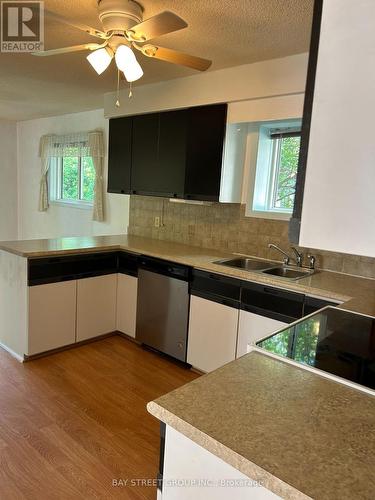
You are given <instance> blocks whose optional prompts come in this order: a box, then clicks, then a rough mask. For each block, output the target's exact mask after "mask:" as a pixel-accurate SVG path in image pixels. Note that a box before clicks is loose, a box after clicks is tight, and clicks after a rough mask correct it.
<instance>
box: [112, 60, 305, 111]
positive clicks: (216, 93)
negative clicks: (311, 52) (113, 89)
mask: <svg viewBox="0 0 375 500" xmlns="http://www.w3.org/2000/svg"><path fill="white" fill-rule="evenodd" d="M307 58H308V55H307V54H297V55H294V56H288V57H283V58H280V59H272V60H269V61H263V62H258V63H253V64H244V65H242V66H235V67H232V68H226V69H221V70H218V71H209V72H208V73H200V74H197V75H193V76H189V77H186V78H178V79H175V80H169V81H166V82H160V83H153V84H149V85H139V86H137V87H135V88H134V90H133V97H132V98H131V99H129V98H128V95H127V94H128V91H127V90H124V91H122V92H121V106H120V107H119V108H116V106H115V102H116V95H115V94H114V93H110V94H106V95H105V96H104V113H105V116H107V117H112V116H126V115H132V114H141V113H147V112H151V111H160V110H165V109H173V108H183V107H188V106H199V105H201V104H212V103H215V102H235V101H244V100H249V99H254V100H256V99H262V98H264V97H276V96H281V95H293V94H300V93H301V92H304V91H305V84H306V72H307Z"/></svg>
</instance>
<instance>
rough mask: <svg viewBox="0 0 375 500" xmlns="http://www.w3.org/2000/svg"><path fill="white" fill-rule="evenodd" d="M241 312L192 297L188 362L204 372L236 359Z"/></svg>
mask: <svg viewBox="0 0 375 500" xmlns="http://www.w3.org/2000/svg"><path fill="white" fill-rule="evenodd" d="M237 327H238V309H235V308H233V307H229V306H226V305H223V304H219V303H217V302H213V301H211V300H207V299H202V298H201V297H196V296H195V295H192V296H191V301H190V321H189V337H188V355H187V362H188V363H190V364H191V365H192V366H193V367H194V368H198V369H199V370H202V371H204V372H210V371H212V370H216V368H219V367H220V366H222V365H225V364H226V363H229V361H233V360H234V359H235V354H236V342H237Z"/></svg>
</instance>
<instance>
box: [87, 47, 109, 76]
mask: <svg viewBox="0 0 375 500" xmlns="http://www.w3.org/2000/svg"><path fill="white" fill-rule="evenodd" d="M112 57H113V52H112V50H111V49H108V48H107V47H105V48H103V49H98V50H95V51H94V52H91V54H89V55H88V56H87V60H88V62H89V63H90V64H91V66H92V67H93V68H94V70H95V71H96V72H97V73H98V75H101V74H102V73H103V71H105V70H106V69H107V68H108V66H109V65H110V63H111V61H112Z"/></svg>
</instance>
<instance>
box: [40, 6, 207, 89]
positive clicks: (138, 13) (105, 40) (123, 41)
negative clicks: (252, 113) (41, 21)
mask: <svg viewBox="0 0 375 500" xmlns="http://www.w3.org/2000/svg"><path fill="white" fill-rule="evenodd" d="M98 14H99V19H100V21H101V24H102V26H103V31H100V30H97V29H95V28H91V27H90V26H86V25H84V24H81V23H78V22H75V21H70V20H69V19H66V18H65V17H62V16H60V15H58V14H55V13H53V12H49V11H45V15H46V16H47V17H48V18H50V19H54V20H56V21H59V22H62V23H64V24H67V25H69V26H73V27H75V28H78V29H80V30H82V31H85V32H86V33H88V34H89V35H91V36H94V37H97V38H100V39H101V43H87V44H83V45H73V46H71V47H62V48H60V49H52V50H46V51H38V52H33V53H32V54H33V55H34V56H54V55H58V54H66V53H69V52H79V51H84V50H89V51H91V52H90V54H89V55H88V56H87V60H88V61H89V63H90V64H91V66H92V67H93V68H94V69H95V71H96V72H97V73H98V74H99V75H100V74H102V73H103V72H104V71H105V70H106V69H107V68H108V66H109V65H110V63H111V61H112V59H113V57H114V58H115V61H116V65H117V68H118V69H119V71H121V72H123V74H124V76H125V78H126V80H127V81H128V82H134V81H136V80H138V79H139V78H141V77H142V75H143V70H142V68H141V66H140V64H139V63H138V61H137V59H136V57H135V54H134V51H133V50H132V49H136V50H137V51H139V52H140V53H141V54H143V55H144V56H146V57H150V58H153V59H159V60H161V61H167V62H170V63H173V64H179V65H182V66H187V67H189V68H193V69H196V70H199V71H205V70H207V69H208V68H209V67H210V66H211V64H212V62H211V61H209V60H207V59H202V58H200V57H196V56H192V55H189V54H185V53H183V52H178V51H176V50H172V49H167V48H164V47H159V46H157V45H154V44H151V43H146V42H148V41H149V40H152V39H153V38H156V37H159V36H162V35H165V34H167V33H172V32H173V31H178V30H181V29H184V28H186V27H187V23H186V22H185V21H184V20H183V19H181V18H180V17H179V16H177V15H176V14H174V13H173V12H169V11H165V12H161V13H160V14H158V15H156V16H154V17H151V18H150V19H146V20H143V8H142V6H141V5H140V4H139V3H137V2H135V1H134V0H98Z"/></svg>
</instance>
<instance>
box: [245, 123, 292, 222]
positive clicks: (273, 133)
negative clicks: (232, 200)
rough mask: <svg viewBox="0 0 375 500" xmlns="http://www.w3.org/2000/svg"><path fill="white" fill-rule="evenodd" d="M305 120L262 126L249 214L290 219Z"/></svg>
mask: <svg viewBox="0 0 375 500" xmlns="http://www.w3.org/2000/svg"><path fill="white" fill-rule="evenodd" d="M300 127H301V123H300V122H282V123H277V124H275V123H273V124H266V125H262V126H260V127H259V129H258V152H257V157H256V165H255V168H254V169H253V177H252V181H253V182H250V191H251V192H250V203H249V205H250V207H248V210H247V215H249V216H256V217H266V218H275V219H289V218H290V215H291V214H292V212H293V206H294V197H295V190H296V179H297V170H298V158H299V150H300V143H301V132H300Z"/></svg>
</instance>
